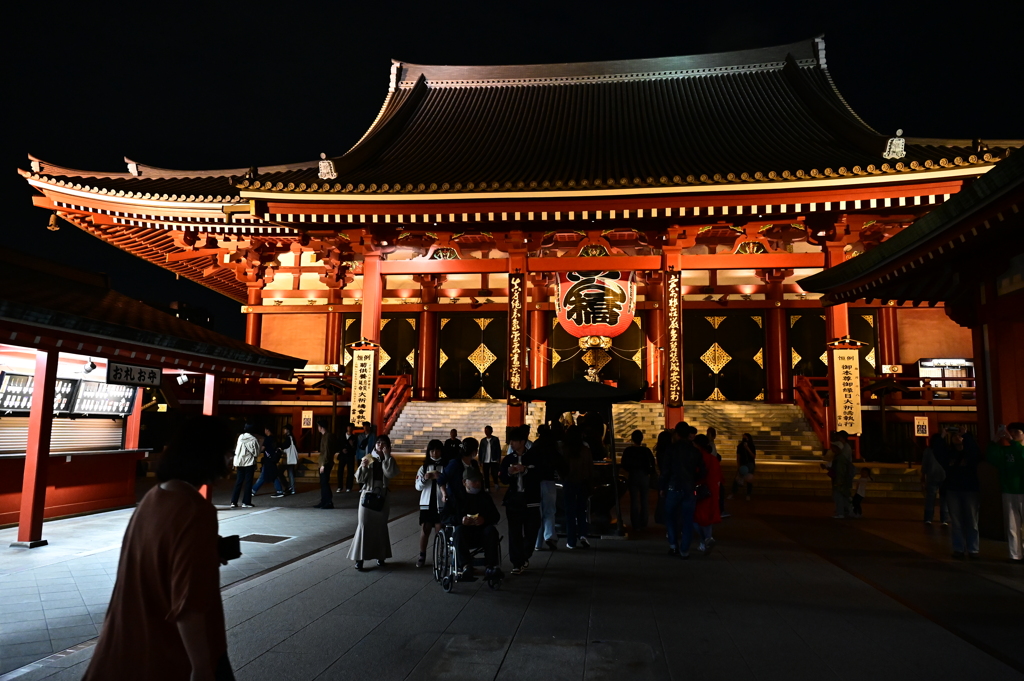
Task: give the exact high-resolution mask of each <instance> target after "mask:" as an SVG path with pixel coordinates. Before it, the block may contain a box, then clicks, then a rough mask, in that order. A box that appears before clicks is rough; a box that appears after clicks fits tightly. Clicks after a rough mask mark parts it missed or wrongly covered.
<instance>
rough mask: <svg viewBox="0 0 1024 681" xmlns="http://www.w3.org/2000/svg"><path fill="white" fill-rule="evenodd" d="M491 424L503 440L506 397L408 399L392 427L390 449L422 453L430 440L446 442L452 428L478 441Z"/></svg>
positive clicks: (460, 435) (461, 435) (460, 436)
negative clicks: (490, 398) (412, 400)
mask: <svg viewBox="0 0 1024 681" xmlns="http://www.w3.org/2000/svg"><path fill="white" fill-rule="evenodd" d="M488 425H489V426H490V427H491V428H493V429H494V434H495V435H497V436H498V437H500V438H501V439H502V441H503V442H504V440H505V401H504V400H441V401H439V402H409V403H408V404H407V405H405V409H403V410H402V413H401V415H400V416H399V417H398V421H396V422H395V426H394V428H392V429H391V449H392V451H395V452H409V453H415V454H420V455H422V454H423V453H424V452H426V449H427V443H429V442H430V441H431V440H434V439H437V440H441V441H442V442H444V441H445V440H447V439H448V431H450V430H451V429H452V428H455V429H456V430H458V431H459V438H460V439H461V438H464V437H470V436H471V437H475V438H477V439H478V440H479V439H480V438H482V437H483V435H484V426H488Z"/></svg>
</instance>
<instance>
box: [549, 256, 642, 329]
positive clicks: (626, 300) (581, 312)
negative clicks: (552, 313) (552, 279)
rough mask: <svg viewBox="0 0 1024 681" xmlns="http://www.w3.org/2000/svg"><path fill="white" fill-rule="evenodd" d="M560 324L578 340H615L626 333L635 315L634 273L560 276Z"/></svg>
mask: <svg viewBox="0 0 1024 681" xmlns="http://www.w3.org/2000/svg"><path fill="white" fill-rule="evenodd" d="M557 306H558V321H559V323H560V324H561V325H562V328H563V329H565V330H566V331H568V332H569V333H570V334H572V335H573V336H576V337H577V338H584V337H586V336H604V337H606V338H614V337H615V336H618V335H619V334H621V333H622V332H623V331H625V330H626V329H627V328H628V327H629V325H630V323H631V322H632V321H633V315H634V313H635V312H636V288H635V286H634V284H633V273H632V272H622V271H618V270H604V271H593V272H560V273H559V275H558V299H557Z"/></svg>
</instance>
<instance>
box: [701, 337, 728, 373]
mask: <svg viewBox="0 0 1024 681" xmlns="http://www.w3.org/2000/svg"><path fill="white" fill-rule="evenodd" d="M700 359H701V361H702V362H704V363H705V364H707V365H708V368H709V369H711V371H712V372H714V373H716V374H717V373H718V372H720V371H721V370H722V367H724V366H725V365H726V364H728V363H729V362H730V361H732V357H731V356H730V355H729V353H727V352H726V351H725V350H723V349H722V346H721V345H719V344H718V343H715V344H713V345H712V346H711V347H710V348H708V349H707V350H706V351H705V352H704V354H703V355H701V356H700Z"/></svg>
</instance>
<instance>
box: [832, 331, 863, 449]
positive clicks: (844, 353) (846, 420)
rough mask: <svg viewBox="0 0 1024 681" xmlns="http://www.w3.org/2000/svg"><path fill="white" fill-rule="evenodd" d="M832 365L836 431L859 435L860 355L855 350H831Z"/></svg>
mask: <svg viewBox="0 0 1024 681" xmlns="http://www.w3.org/2000/svg"><path fill="white" fill-rule="evenodd" d="M832 352H833V355H832V358H831V359H833V360H835V361H834V362H833V364H832V367H833V371H834V372H835V384H836V395H835V399H836V430H845V431H846V432H847V433H849V434H850V435H860V432H861V413H860V408H861V404H860V353H859V352H858V351H857V350H855V349H854V350H833V351H832Z"/></svg>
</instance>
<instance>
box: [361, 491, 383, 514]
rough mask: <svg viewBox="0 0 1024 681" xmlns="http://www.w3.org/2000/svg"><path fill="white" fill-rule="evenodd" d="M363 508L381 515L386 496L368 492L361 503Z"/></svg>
mask: <svg viewBox="0 0 1024 681" xmlns="http://www.w3.org/2000/svg"><path fill="white" fill-rule="evenodd" d="M359 503H360V505H361V506H362V507H363V508H368V509H370V510H371V511H376V512H377V513H380V512H381V511H383V510H384V495H383V494H377V493H376V492H367V493H366V494H364V495H363V498H362V500H361V501H360V502H359Z"/></svg>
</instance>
